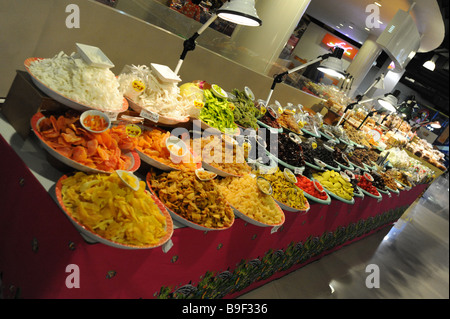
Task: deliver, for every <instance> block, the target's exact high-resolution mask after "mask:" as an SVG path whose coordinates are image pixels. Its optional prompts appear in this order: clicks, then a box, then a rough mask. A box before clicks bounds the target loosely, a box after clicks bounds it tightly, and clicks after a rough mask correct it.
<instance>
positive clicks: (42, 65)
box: [29, 51, 123, 112]
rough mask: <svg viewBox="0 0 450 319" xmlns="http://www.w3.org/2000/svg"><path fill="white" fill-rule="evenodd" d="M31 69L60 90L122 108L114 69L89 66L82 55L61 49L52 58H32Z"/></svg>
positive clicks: (85, 100)
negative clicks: (68, 53)
mask: <svg viewBox="0 0 450 319" xmlns="http://www.w3.org/2000/svg"><path fill="white" fill-rule="evenodd" d="M29 69H30V71H31V73H32V74H33V75H34V76H35V77H36V78H37V79H39V80H40V81H41V82H42V83H44V84H45V85H46V86H48V87H49V88H50V89H52V90H54V91H56V92H58V93H59V94H61V95H63V96H65V97H67V98H69V99H72V100H74V101H77V102H78V103H81V104H85V105H87V106H89V107H92V108H96V109H99V110H102V111H110V112H114V111H119V110H121V109H122V107H123V95H122V94H121V93H120V91H119V82H118V80H117V78H116V76H115V75H114V73H113V72H112V71H111V70H109V69H106V68H99V67H94V66H89V65H88V64H87V63H86V62H84V61H83V60H82V59H81V58H76V57H74V55H73V54H72V55H71V56H69V55H67V54H65V53H64V52H62V51H61V52H60V53H59V54H57V55H56V56H54V57H53V58H48V59H42V60H36V61H33V62H31V64H30V66H29Z"/></svg>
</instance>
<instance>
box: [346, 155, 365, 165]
mask: <svg viewBox="0 0 450 319" xmlns="http://www.w3.org/2000/svg"><path fill="white" fill-rule="evenodd" d="M347 158H348V160H349V161H350V162H351V163H353V164H355V165H356V166H358V167H361V168H363V167H364V164H363V162H361V160H360V159H359V158H358V157H356V156H355V155H350V154H347Z"/></svg>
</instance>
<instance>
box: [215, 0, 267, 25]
mask: <svg viewBox="0 0 450 319" xmlns="http://www.w3.org/2000/svg"><path fill="white" fill-rule="evenodd" d="M216 13H217V15H218V16H219V18H221V19H223V20H226V21H229V22H233V23H236V24H240V25H245V26H250V27H257V26H260V25H261V24H262V21H261V19H260V18H259V17H258V13H257V12H256V9H255V0H230V1H229V2H226V3H225V4H224V5H223V6H222V7H220V8H219V9H218V10H217V12H216Z"/></svg>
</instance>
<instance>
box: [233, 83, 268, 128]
mask: <svg viewBox="0 0 450 319" xmlns="http://www.w3.org/2000/svg"><path fill="white" fill-rule="evenodd" d="M232 93H233V95H234V96H235V97H236V98H235V99H232V100H231V102H233V104H234V106H235V108H234V111H233V114H234V121H235V122H236V123H237V124H239V125H240V126H242V127H244V128H252V129H254V130H257V129H258V124H257V123H256V120H257V119H259V118H260V117H261V112H260V111H259V110H258V109H257V108H256V106H255V104H254V103H253V101H252V100H251V99H249V98H248V97H247V95H246V94H245V92H244V91H239V90H237V89H234V90H233V92H232Z"/></svg>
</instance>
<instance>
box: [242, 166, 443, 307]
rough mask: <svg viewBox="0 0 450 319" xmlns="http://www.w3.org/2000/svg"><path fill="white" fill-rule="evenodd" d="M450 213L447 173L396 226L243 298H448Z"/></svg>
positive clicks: (251, 292)
mask: <svg viewBox="0 0 450 319" xmlns="http://www.w3.org/2000/svg"><path fill="white" fill-rule="evenodd" d="M448 212H449V181H448V174H446V176H445V177H443V176H441V177H439V178H438V179H437V180H436V181H435V182H434V183H433V184H432V185H431V186H430V188H429V189H428V190H427V192H426V193H425V194H424V195H423V196H422V198H420V199H419V200H417V201H416V202H415V204H414V205H412V206H411V207H410V209H408V210H407V211H406V212H405V214H404V215H403V216H402V218H401V219H399V220H398V221H397V223H396V224H395V225H394V227H392V228H385V229H384V230H381V231H379V232H377V233H375V234H373V235H371V236H369V237H367V238H365V239H363V240H360V241H358V242H356V243H353V244H351V245H349V246H346V247H344V248H343V249H341V250H339V251H336V252H334V253H332V254H330V255H327V256H325V257H324V258H322V259H320V260H318V261H316V262H313V263H311V264H309V265H307V266H305V267H303V268H301V269H299V270H297V271H295V272H293V273H291V274H289V275H287V276H284V277H282V278H280V279H278V280H274V281H272V282H270V283H268V284H267V285H264V286H262V287H260V288H257V289H255V290H253V291H250V292H249V293H247V294H245V295H243V296H241V297H240V299H247V298H251V299H259V298H267V299H297V298H308V299H353V298H357V299H419V298H420V299H422V298H424V299H444V298H445V299H448V298H449V267H448V262H449V224H448ZM369 265H372V266H369ZM373 265H376V266H377V267H378V270H379V271H377V270H373V268H372V269H367V272H366V267H367V266H369V267H373ZM377 273H378V274H379V276H378V279H379V281H377V280H376V278H377V277H375V275H376V274H377ZM366 281H367V282H368V283H369V285H371V284H377V283H379V288H368V287H367V286H366Z"/></svg>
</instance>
